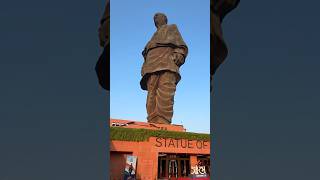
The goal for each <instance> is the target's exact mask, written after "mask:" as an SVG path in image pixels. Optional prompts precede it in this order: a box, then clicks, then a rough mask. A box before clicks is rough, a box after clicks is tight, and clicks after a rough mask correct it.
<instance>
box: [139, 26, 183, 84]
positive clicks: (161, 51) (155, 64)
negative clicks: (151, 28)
mask: <svg viewBox="0 0 320 180" xmlns="http://www.w3.org/2000/svg"><path fill="white" fill-rule="evenodd" d="M151 51H152V52H151ZM150 53H151V54H150ZM172 53H180V54H181V55H183V57H184V58H186V56H187V53H188V47H187V45H186V43H185V42H184V41H183V39H182V36H181V34H180V32H179V30H178V28H177V26H176V25H174V24H173V25H164V26H162V27H160V28H159V29H158V30H157V31H156V32H155V33H154V34H153V36H152V38H151V40H150V41H149V42H148V43H147V45H146V46H145V48H144V50H143V52H142V55H143V57H144V64H143V66H142V70H141V75H142V79H141V81H140V85H141V88H142V89H143V90H147V85H146V84H147V80H148V77H149V75H150V74H151V73H155V72H158V71H162V70H169V71H172V72H175V73H176V74H177V82H176V83H178V82H179V80H180V79H181V77H180V74H179V67H178V66H177V65H176V64H175V63H174V62H173V59H170V58H171V57H170V56H171V55H172Z"/></svg>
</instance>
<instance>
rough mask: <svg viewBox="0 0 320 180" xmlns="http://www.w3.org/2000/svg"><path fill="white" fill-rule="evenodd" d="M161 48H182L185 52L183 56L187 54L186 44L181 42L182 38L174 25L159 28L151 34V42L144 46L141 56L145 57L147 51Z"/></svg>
mask: <svg viewBox="0 0 320 180" xmlns="http://www.w3.org/2000/svg"><path fill="white" fill-rule="evenodd" d="M161 46H166V47H167V46H171V47H173V48H183V49H184V50H185V53H184V55H185V56H186V54H187V52H188V47H187V45H186V43H185V42H184V41H183V39H182V36H181V34H180V32H179V30H178V28H177V26H176V25H175V24H172V25H165V26H163V27H160V28H159V29H158V30H157V31H156V32H155V33H154V34H153V36H152V38H151V40H150V41H149V42H148V43H147V45H146V46H145V48H144V50H143V52H142V55H143V56H144V57H145V55H146V54H147V53H148V51H149V50H151V49H153V48H156V47H161Z"/></svg>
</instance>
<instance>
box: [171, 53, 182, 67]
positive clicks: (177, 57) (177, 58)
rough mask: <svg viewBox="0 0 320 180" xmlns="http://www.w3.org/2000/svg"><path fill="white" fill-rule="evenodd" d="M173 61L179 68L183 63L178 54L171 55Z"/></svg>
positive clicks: (180, 55)
mask: <svg viewBox="0 0 320 180" xmlns="http://www.w3.org/2000/svg"><path fill="white" fill-rule="evenodd" d="M173 61H174V63H175V64H176V65H177V66H181V65H182V64H183V63H184V57H183V55H182V54H180V53H173Z"/></svg>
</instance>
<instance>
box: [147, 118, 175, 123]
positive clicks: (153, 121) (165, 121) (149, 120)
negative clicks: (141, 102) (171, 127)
mask: <svg viewBox="0 0 320 180" xmlns="http://www.w3.org/2000/svg"><path fill="white" fill-rule="evenodd" d="M148 122H149V123H155V124H171V122H170V121H168V120H166V119H165V118H163V117H161V116H156V117H154V118H152V119H148Z"/></svg>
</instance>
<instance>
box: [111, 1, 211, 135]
mask: <svg viewBox="0 0 320 180" xmlns="http://www.w3.org/2000/svg"><path fill="white" fill-rule="evenodd" d="M209 3H210V1H209V0H202V1H199V2H197V3H195V2H194V1H184V0H175V1H172V0H161V1H147V0H137V1H132V0H117V1H112V2H111V16H110V17H111V29H110V31H111V34H112V36H111V68H110V69H111V74H110V76H111V91H110V117H111V118H120V119H131V120H138V121H146V116H147V113H146V108H145V106H146V105H145V104H146V96H147V91H143V90H142V89H141V88H140V84H139V82H140V78H141V75H140V71H141V66H142V64H143V57H142V55H141V51H142V50H143V48H144V46H145V44H146V43H147V42H148V41H149V40H150V38H151V36H152V34H153V33H154V32H155V30H156V28H155V26H154V23H153V16H154V14H155V13H156V12H163V13H165V14H166V15H167V17H168V24H177V26H178V28H179V30H180V32H181V34H182V36H183V38H184V41H185V42H186V44H187V45H188V47H189V54H188V57H187V59H186V63H185V64H184V65H183V66H182V67H181V68H180V70H181V76H182V79H181V81H180V82H179V84H178V86H177V91H176V96H175V104H174V116H173V124H181V123H182V124H183V125H184V126H185V128H187V130H188V131H192V132H206V133H209V132H210V83H209V82H210V76H209V74H210V66H209V65H210V64H209V63H210V11H209V7H210V5H209Z"/></svg>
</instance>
